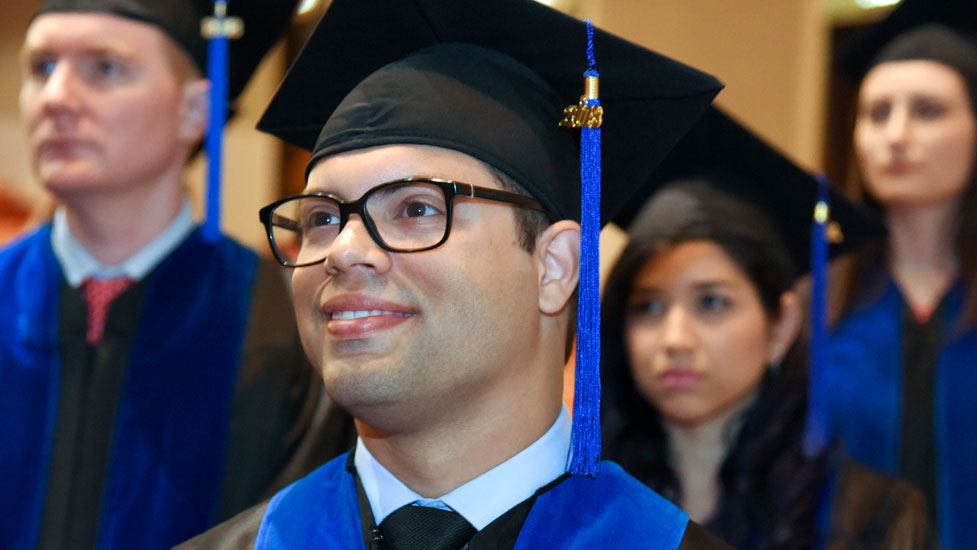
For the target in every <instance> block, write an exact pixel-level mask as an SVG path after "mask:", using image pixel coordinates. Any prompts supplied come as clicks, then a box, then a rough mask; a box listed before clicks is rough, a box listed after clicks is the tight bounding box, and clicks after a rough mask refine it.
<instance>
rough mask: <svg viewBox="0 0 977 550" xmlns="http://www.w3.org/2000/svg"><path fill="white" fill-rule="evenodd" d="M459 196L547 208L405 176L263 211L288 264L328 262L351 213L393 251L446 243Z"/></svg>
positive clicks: (528, 200) (521, 198) (510, 195)
mask: <svg viewBox="0 0 977 550" xmlns="http://www.w3.org/2000/svg"><path fill="white" fill-rule="evenodd" d="M455 197H472V198H477V199H484V200H489V201H493V202H501V203H506V204H511V205H514V206H517V207H519V208H529V209H533V210H543V207H542V205H540V204H539V202H537V201H536V200H534V199H532V198H530V197H527V196H525V195H520V194H517V193H510V192H507V191H499V190H497V189H489V188H486V187H478V186H475V185H471V184H468V183H461V182H457V181H448V180H439V179H428V178H406V179H401V180H396V181H390V182H387V183H381V184H380V185H377V186H376V187H374V188H372V189H370V190H369V191H367V192H366V193H364V194H363V196H362V197H360V198H359V199H356V200H354V201H345V200H343V199H342V198H340V197H337V196H336V195H333V194H331V193H312V194H308V195H296V196H293V197H287V198H284V199H281V200H279V201H275V202H273V203H271V204H269V205H268V206H265V207H264V208H262V209H261V210H259V211H258V217H259V218H260V219H261V223H263V224H264V225H265V229H266V230H267V233H268V242H269V243H270V244H271V250H272V252H274V254H275V258H277V259H278V261H279V262H280V263H281V264H282V265H284V266H286V267H303V266H307V265H314V264H317V263H320V262H323V261H325V259H326V254H327V251H328V250H329V247H330V246H331V245H332V243H333V241H334V240H335V239H336V237H337V236H338V235H339V232H340V231H342V230H343V228H344V227H345V226H346V222H347V221H349V216H350V214H359V216H360V218H361V219H362V220H363V225H365V226H366V230H367V232H369V234H370V236H371V237H372V238H373V240H374V241H375V242H376V243H377V245H379V246H380V247H381V248H383V249H384V250H389V251H391V252H422V251H424V250H431V249H432V248H437V247H439V246H441V245H442V244H444V242H445V241H447V240H448V233H449V232H450V231H451V213H452V205H453V204H454V199H455Z"/></svg>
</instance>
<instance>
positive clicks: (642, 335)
mask: <svg viewBox="0 0 977 550" xmlns="http://www.w3.org/2000/svg"><path fill="white" fill-rule="evenodd" d="M624 336H625V337H624V346H625V350H626V352H627V356H628V364H629V365H630V367H631V377H632V378H633V379H634V383H635V385H637V387H638V390H639V391H640V392H641V394H642V395H644V396H645V397H646V398H647V399H649V400H653V399H654V396H655V395H657V393H658V392H659V388H658V382H657V381H656V379H655V366H654V358H655V354H656V353H657V352H658V344H657V341H658V336H657V330H656V329H655V328H654V327H650V326H647V325H644V324H641V323H635V322H629V323H627V324H626V325H625V329H624Z"/></svg>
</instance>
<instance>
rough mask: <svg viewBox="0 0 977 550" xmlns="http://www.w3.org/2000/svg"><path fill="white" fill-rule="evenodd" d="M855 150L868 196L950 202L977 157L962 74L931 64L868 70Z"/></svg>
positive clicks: (976, 128)
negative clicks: (869, 194)
mask: <svg viewBox="0 0 977 550" xmlns="http://www.w3.org/2000/svg"><path fill="white" fill-rule="evenodd" d="M854 141H855V152H856V155H857V157H858V162H859V166H860V168H861V172H862V176H863V178H864V180H865V182H866V185H867V187H868V191H869V193H871V195H872V196H873V197H875V199H876V200H878V201H879V202H880V203H881V204H882V205H883V206H886V207H892V206H913V205H924V204H933V203H946V202H952V201H955V200H956V199H957V198H958V197H960V195H961V194H962V193H963V191H964V189H966V187H967V184H968V182H969V181H970V179H971V176H972V174H973V170H974V157H975V156H977V146H975V142H977V123H975V119H974V113H973V109H972V108H971V105H970V101H969V96H968V93H967V88H966V85H965V83H964V80H963V78H962V77H961V76H960V75H959V73H957V72H956V71H955V70H953V69H952V68H950V67H948V66H946V65H943V64H941V63H937V62H935V61H917V60H913V61H889V62H885V63H880V64H878V65H876V66H875V67H874V68H872V70H870V71H869V72H868V74H867V75H865V79H864V80H863V81H862V88H861V90H860V92H859V97H858V115H857V118H856V122H855V140H854Z"/></svg>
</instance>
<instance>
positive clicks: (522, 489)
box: [353, 407, 571, 531]
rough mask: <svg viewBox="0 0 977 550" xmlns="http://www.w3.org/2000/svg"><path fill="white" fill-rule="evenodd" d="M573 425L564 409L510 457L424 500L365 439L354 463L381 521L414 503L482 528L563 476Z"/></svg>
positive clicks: (357, 442)
mask: <svg viewBox="0 0 977 550" xmlns="http://www.w3.org/2000/svg"><path fill="white" fill-rule="evenodd" d="M570 426H571V423H570V415H569V413H568V412H567V410H566V407H564V408H563V409H562V410H561V411H560V415H559V416H558V417H557V419H556V422H554V423H553V425H552V426H551V427H550V429H549V430H547V431H546V433H544V434H543V436H542V437H540V438H539V439H537V440H536V441H534V442H533V443H532V444H530V445H529V446H528V447H526V448H525V449H523V450H522V451H519V453H517V454H516V455H515V456H513V457H512V458H510V459H509V460H506V461H505V462H503V463H502V464H499V465H498V466H496V467H495V468H492V469H491V470H489V471H487V472H485V473H484V474H482V475H480V476H478V477H476V478H475V479H473V480H471V481H469V482H468V483H465V484H464V485H462V486H460V487H458V488H457V489H455V490H453V491H451V492H450V493H448V494H446V495H444V496H442V497H440V498H436V499H429V498H424V497H422V496H421V495H419V494H417V493H415V492H414V491H412V490H410V489H409V488H408V487H407V486H406V485H404V484H403V483H401V481H400V480H399V479H397V478H396V477H394V475H393V474H391V473H390V471H389V470H387V469H386V468H384V467H383V465H382V464H380V463H379V462H377V460H376V459H375V458H374V457H373V455H371V454H370V451H369V450H368V449H367V448H366V445H364V444H363V440H362V439H359V438H357V441H356V451H355V454H354V455H353V463H354V464H355V465H356V472H357V474H359V476H360V481H361V482H362V483H363V491H364V492H365V493H366V498H367V499H368V500H369V501H370V508H372V510H373V519H374V521H376V523H377V525H379V524H380V522H381V521H383V520H384V519H385V518H386V517H387V516H388V515H390V513H391V512H393V511H394V510H396V509H398V508H400V507H402V506H404V505H406V504H411V503H413V504H415V505H417V506H429V507H432V508H441V509H443V510H454V511H456V512H458V513H459V514H461V516H462V517H464V518H465V519H466V520H468V522H469V523H471V524H472V526H474V527H475V529H477V530H479V531H481V530H482V529H484V528H485V527H486V526H487V525H488V524H490V523H492V522H493V521H494V520H495V519H496V518H498V517H499V516H501V515H502V514H504V513H506V512H508V511H509V510H510V509H512V508H514V507H515V506H516V505H517V504H519V503H520V502H522V501H524V500H526V499H527V498H529V497H531V496H533V494H535V493H536V491H537V490H539V488H540V487H543V486H544V485H546V484H548V483H550V482H551V481H553V480H555V479H556V478H558V477H560V476H561V475H563V473H564V471H565V470H566V464H567V457H568V455H569V452H570Z"/></svg>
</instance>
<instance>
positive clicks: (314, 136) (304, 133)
mask: <svg viewBox="0 0 977 550" xmlns="http://www.w3.org/2000/svg"><path fill="white" fill-rule="evenodd" d="M588 34H589V32H588V27H587V26H586V25H585V24H584V23H583V22H580V21H578V20H576V19H573V18H571V17H569V16H567V15H564V14H562V13H560V12H558V11H556V10H553V9H551V8H548V7H546V6H543V5H541V4H539V3H537V2H533V1H531V0H493V1H491V2H484V1H475V0H335V1H334V2H333V3H332V4H331V6H330V7H329V9H328V11H327V12H326V14H325V15H324V16H323V18H322V20H321V21H320V23H319V25H318V27H317V28H316V29H315V31H314V32H313V34H312V35H311V37H310V38H309V40H308V42H307V43H306V45H305V47H304V48H303V50H302V52H301V53H300V54H299V56H298V58H297V59H296V61H295V63H294V64H293V65H292V67H291V68H290V69H289V72H288V75H287V76H286V78H285V81H284V82H283V83H282V85H281V88H280V89H279V91H278V93H277V94H276V95H275V97H274V99H273V100H272V102H271V104H270V105H269V107H268V109H267V111H266V113H265V115H264V116H263V117H262V119H261V121H260V122H259V124H258V128H259V129H261V130H264V131H267V132H269V133H271V134H274V135H276V136H278V137H280V138H282V139H284V140H285V141H288V142H290V143H292V144H295V145H298V146H300V147H303V148H305V149H308V150H310V151H312V157H311V160H310V165H309V166H310V167H311V166H312V165H313V164H314V163H315V162H316V161H317V160H319V159H321V158H323V157H325V156H329V155H334V154H338V153H341V152H344V151H349V150H354V149H361V148H366V147H372V146H378V145H388V144H395V143H406V144H421V145H433V146H439V147H445V148H450V149H453V150H457V151H460V152H462V153H466V154H468V155H471V156H473V157H475V158H477V159H479V160H482V161H484V162H486V163H488V164H489V165H491V166H493V167H494V168H496V169H498V170H500V171H502V172H504V173H505V174H506V175H508V176H509V177H511V178H513V179H514V180H515V181H517V182H518V183H519V184H521V185H522V186H523V187H525V188H526V189H527V190H528V192H529V193H530V194H531V195H532V196H533V197H534V198H536V199H537V200H539V202H540V203H541V204H542V205H543V206H544V208H545V209H546V210H547V212H548V213H549V214H550V217H551V218H553V219H580V204H581V202H580V197H581V192H580V187H581V154H580V149H579V148H580V133H579V132H578V131H575V130H568V129H566V128H560V127H559V123H560V121H561V119H562V118H563V110H564V108H565V107H567V106H573V105H577V104H578V101H579V99H580V96H581V94H582V93H583V92H584V86H583V82H584V74H585V72H586V73H587V74H588V75H593V74H594V73H595V69H596V67H594V66H593V65H592V64H591V63H590V62H591V61H593V60H594V59H596V62H597V65H599V68H600V76H601V78H600V91H599V101H600V103H601V105H602V106H603V109H604V114H603V121H602V126H601V128H600V132H601V134H600V138H599V141H598V143H597V144H596V147H597V149H598V150H599V151H600V156H602V163H600V164H594V163H593V162H591V163H590V164H589V169H586V170H585V172H587V173H588V175H589V176H590V177H593V176H595V175H597V174H599V176H597V177H600V178H601V179H602V182H603V184H602V185H600V186H599V191H600V193H601V199H600V201H599V203H600V204H599V207H600V213H599V214H598V213H597V210H596V209H597V206H598V205H597V204H596V202H597V201H590V202H589V203H588V207H589V211H590V212H591V213H592V214H593V216H592V218H594V219H598V220H602V221H607V220H609V219H610V218H611V217H613V215H614V214H615V213H616V211H617V210H618V209H619V208H620V207H621V205H623V204H624V203H626V202H627V201H628V199H629V198H630V197H631V195H632V193H633V192H634V190H635V189H636V188H637V187H638V186H640V185H641V184H642V183H644V181H645V180H646V178H647V177H648V176H649V175H650V174H651V172H652V170H653V169H654V167H655V165H656V164H657V163H658V162H659V161H660V160H661V158H662V157H664V155H665V154H666V153H667V151H668V150H669V149H670V148H671V146H672V145H673V144H674V143H675V142H676V141H677V140H678V139H679V138H680V137H681V136H682V135H683V134H684V133H685V131H686V130H687V129H688V128H689V127H690V126H691V125H692V123H693V122H694V121H695V120H696V119H697V118H698V117H699V116H700V115H701V113H702V112H703V111H704V109H705V108H706V107H707V106H708V105H709V103H710V102H711V100H712V98H713V97H714V96H715V94H716V93H717V92H718V91H719V89H720V88H721V84H720V83H719V82H718V81H717V80H715V79H714V78H712V77H710V76H708V75H705V74H702V73H700V72H698V71H696V70H694V69H691V68H689V67H687V66H685V65H682V64H680V63H678V62H676V61H673V60H671V59H668V58H666V57H664V56H661V55H659V54H656V53H654V52H651V51H649V50H646V49H644V48H641V47H639V46H636V45H634V44H631V43H629V42H627V41H625V40H623V39H621V38H618V37H615V36H613V35H611V34H609V33H607V32H604V31H601V30H599V29H595V30H593V34H592V50H591V52H592V55H588V54H587V52H588V47H587V46H588ZM588 58H589V59H588ZM588 70H589V72H588ZM584 131H585V132H586V131H587V129H585V130H584ZM595 137H596V136H594V135H593V134H590V135H589V136H588V140H589V141H590V144H591V148H589V153H588V154H593V153H594V152H595V150H594V147H593V146H594V145H595V143H594V138H595ZM594 160H596V159H594ZM586 218H587V216H585V219H586ZM594 225H598V226H599V225H600V222H599V221H598V222H597V223H596V224H594ZM584 226H585V227H584V234H585V237H584V243H583V246H582V248H583V251H582V256H583V257H584V258H588V257H591V256H592V257H593V258H596V243H593V244H588V243H589V241H588V239H587V238H586V235H587V227H586V226H587V222H586V221H585V222H584ZM591 249H593V250H591ZM591 253H593V254H591ZM590 264H594V265H590ZM596 269H597V266H596V260H586V259H585V260H584V263H583V265H582V273H584V272H587V271H588V270H593V271H594V272H595V273H596ZM584 278H585V276H584V275H583V274H582V275H581V279H582V280H583V279H584ZM588 280H589V279H588ZM595 284H596V277H595V278H594V284H592V285H589V286H584V285H582V286H581V289H580V299H579V303H580V307H579V310H578V312H579V315H578V320H579V322H580V324H578V342H580V343H581V344H580V345H578V359H577V369H578V375H577V380H578V381H581V380H593V381H594V382H595V383H596V372H597V364H596V363H597V362H598V359H597V358H598V357H599V350H598V351H597V355H596V356H595V355H593V353H594V350H593V348H590V347H588V346H585V345H583V344H582V342H583V341H584V339H585V338H590V337H593V339H594V341H596V340H599V330H596V331H595V330H594V329H593V326H592V325H588V324H587V323H594V322H598V323H599V321H595V319H593V318H592V317H594V316H593V315H591V314H587V313H585V312H586V311H588V307H589V306H587V305H586V304H593V303H599V302H598V299H597V292H596V288H595ZM598 307H599V306H598ZM598 318H599V316H598ZM581 330H583V332H584V333H585V334H581V332H580V331H581ZM582 349H583V350H585V351H584V352H581V350H582ZM581 353H586V354H588V355H586V357H584V356H583V355H581ZM581 369H584V370H586V371H587V372H590V373H592V374H593V376H590V375H582V370H581ZM584 384H585V383H584V382H578V384H577V392H578V395H591V396H592V392H593V391H595V389H594V388H593V387H590V386H588V387H586V388H583V385H584ZM598 402H599V398H598V399H593V398H590V399H589V400H588V403H590V404H589V405H581V403H580V401H579V400H576V401H575V404H574V435H573V438H574V450H573V452H572V454H573V456H572V464H570V470H571V471H572V472H574V473H585V474H593V473H596V468H597V457H599V423H598V422H597V418H596V416H597V414H596V411H597V403H598ZM581 426H586V428H581ZM584 433H586V434H587V435H586V436H584V435H582V434H584ZM584 437H586V438H587V439H588V440H589V441H590V443H591V444H588V445H584V446H583V447H581V446H580V445H579V443H580V442H581V440H582V439H583V438H584ZM595 439H596V443H594V440H595ZM594 445H596V449H595V448H594Z"/></svg>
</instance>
